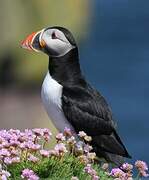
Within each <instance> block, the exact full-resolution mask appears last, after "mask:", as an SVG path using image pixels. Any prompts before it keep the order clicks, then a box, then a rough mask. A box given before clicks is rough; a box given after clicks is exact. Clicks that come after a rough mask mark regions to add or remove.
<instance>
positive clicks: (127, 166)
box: [121, 163, 133, 172]
mask: <svg viewBox="0 0 149 180" xmlns="http://www.w3.org/2000/svg"><path fill="white" fill-rule="evenodd" d="M121 169H122V170H124V171H126V172H131V171H132V169H133V165H132V164H129V163H124V164H122V166H121Z"/></svg>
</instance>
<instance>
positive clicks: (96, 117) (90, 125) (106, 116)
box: [62, 85, 114, 135]
mask: <svg viewBox="0 0 149 180" xmlns="http://www.w3.org/2000/svg"><path fill="white" fill-rule="evenodd" d="M62 104H63V106H62V107H63V111H64V114H65V116H66V117H67V119H68V121H69V122H70V123H71V124H72V125H73V127H74V128H75V130H76V131H77V132H78V131H80V130H83V131H85V132H86V133H87V134H89V135H101V134H111V132H112V131H113V129H114V123H113V121H112V113H111V111H110V109H109V107H108V105H107V103H106V101H105V99H104V98H103V97H102V96H101V95H100V94H99V93H98V92H97V91H96V90H94V89H92V88H91V87H90V86H89V85H87V86H86V88H84V87H78V86H71V87H66V86H64V87H63V95H62Z"/></svg>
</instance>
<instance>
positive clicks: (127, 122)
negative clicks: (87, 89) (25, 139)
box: [0, 0, 149, 163]
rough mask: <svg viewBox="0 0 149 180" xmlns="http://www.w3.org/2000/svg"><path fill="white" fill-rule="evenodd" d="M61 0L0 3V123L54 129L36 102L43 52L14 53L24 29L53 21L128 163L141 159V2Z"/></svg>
mask: <svg viewBox="0 0 149 180" xmlns="http://www.w3.org/2000/svg"><path fill="white" fill-rule="evenodd" d="M62 2H63V3H62ZM62 2H60V1H58V0H56V1H51V0H50V1H49V0H45V1H44V4H43V2H42V1H39V0H37V1H36V2H35V1H33V0H31V1H28V2H27V1H26V2H24V1H18V0H14V1H12V2H10V1H8V0H6V1H3V2H2V4H1V8H2V9H1V11H0V12H1V13H2V14H3V16H1V18H0V22H1V25H2V26H1V30H0V31H1V36H2V40H1V41H0V49H1V52H0V87H1V88H0V102H1V103H0V115H1V116H0V123H1V128H22V129H23V128H27V127H49V128H52V129H54V127H53V126H52V124H51V122H49V120H48V117H47V115H46V113H45V111H44V109H43V106H42V103H41V100H40V87H41V83H42V80H43V78H44V74H45V73H46V71H47V63H48V61H46V56H44V55H42V54H31V53H29V52H27V51H25V50H22V49H21V48H19V43H20V41H21V40H23V39H24V37H25V36H26V35H28V34H29V33H31V32H32V31H36V30H39V29H41V28H43V27H46V26H49V25H61V26H65V27H67V28H69V29H70V30H71V31H72V32H73V34H74V36H75V37H76V39H77V41H78V44H79V48H80V59H81V60H80V62H81V66H82V70H83V73H84V75H85V76H86V79H87V80H88V81H89V82H90V83H91V84H92V85H93V86H94V87H96V88H97V89H98V90H99V91H100V92H101V93H102V94H103V96H104V97H105V98H106V99H107V101H108V103H109V104H110V106H111V108H112V111H113V115H114V118H115V119H116V121H117V123H118V131H119V134H120V135H121V137H122V139H123V141H124V144H125V145H126V147H127V149H128V151H129V152H130V154H131V155H132V157H133V161H134V160H136V159H142V160H145V161H147V162H148V163H149V156H148V150H149V143H148V138H149V125H148V121H149V110H148V108H149V84H148V79H149V78H148V72H149V59H148V57H149V2H148V1H146V0H145V1H140V0H131V1H128V0H110V1H109V0H93V1H92V2H91V1H87V0H82V1H79V0H76V1H75V3H72V2H71V1H69V0H64V1H62ZM2 10H3V11H4V10H5V12H9V13H7V14H6V13H3V11H2ZM45 12H46V13H45ZM44 59H45V60H44ZM53 131H54V132H55V131H56V130H55V129H54V130H53Z"/></svg>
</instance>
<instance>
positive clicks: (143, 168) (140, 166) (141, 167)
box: [135, 161, 149, 177]
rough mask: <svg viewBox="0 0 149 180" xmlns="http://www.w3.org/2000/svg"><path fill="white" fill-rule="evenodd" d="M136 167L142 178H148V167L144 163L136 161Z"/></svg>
mask: <svg viewBox="0 0 149 180" xmlns="http://www.w3.org/2000/svg"><path fill="white" fill-rule="evenodd" d="M135 166H136V168H137V169H138V171H139V175H140V176H141V177H148V176H149V174H148V173H147V172H146V171H148V166H147V164H146V163H145V162H144V161H136V162H135Z"/></svg>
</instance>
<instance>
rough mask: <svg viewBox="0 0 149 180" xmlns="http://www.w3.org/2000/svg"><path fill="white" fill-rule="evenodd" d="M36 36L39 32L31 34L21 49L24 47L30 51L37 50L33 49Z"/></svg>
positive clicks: (23, 42)
mask: <svg viewBox="0 0 149 180" xmlns="http://www.w3.org/2000/svg"><path fill="white" fill-rule="evenodd" d="M36 34H37V32H33V33H32V34H30V35H29V36H27V38H26V39H25V40H23V41H22V43H21V47H22V48H25V49H28V50H35V49H34V48H33V47H32V43H33V40H34V38H35V36H36Z"/></svg>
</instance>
